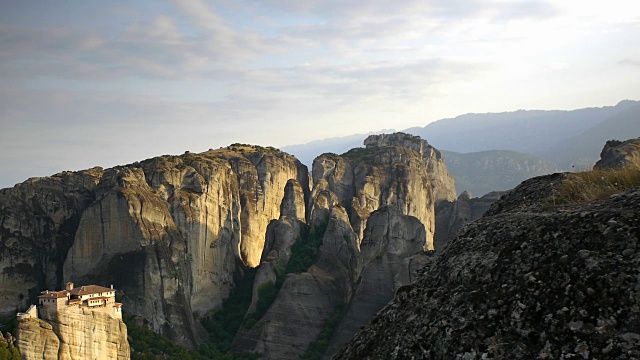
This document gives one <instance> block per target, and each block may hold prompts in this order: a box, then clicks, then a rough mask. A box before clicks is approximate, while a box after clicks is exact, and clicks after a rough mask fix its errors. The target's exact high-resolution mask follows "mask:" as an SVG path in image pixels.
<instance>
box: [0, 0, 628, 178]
mask: <svg viewBox="0 0 640 360" xmlns="http://www.w3.org/2000/svg"><path fill="white" fill-rule="evenodd" d="M638 39H640V5H638V4H637V0H609V1H606V2H602V1H592V0H551V1H536V0H523V1H511V0H491V1H483V0H403V1H395V0H394V1H391V0H369V1H364V0H358V1H353V0H351V1H350V0H340V1H337V0H324V1H315V0H307V1H293V0H265V1H244V0H233V1H232V0H227V1H219V0H214V1H205V0H175V1H157V0H154V1H146V0H137V1H121V0H110V1H86V0H80V1H75V0H65V1H51V0H47V1H35V0H33V1H30V0H0V188H4V187H10V186H13V185H14V184H15V183H18V182H22V181H24V180H26V179H27V178H28V177H33V176H47V175H51V174H54V173H57V172H60V171H64V170H80V169H85V168H90V167H93V166H96V165H99V166H102V167H105V168H106V167H111V166H115V165H122V164H127V163H132V162H134V161H137V160H142V159H146V158H150V157H153V156H158V155H162V154H182V153H184V152H185V151H191V152H201V151H206V150H208V149H209V148H219V147H222V146H227V145H229V144H231V143H235V142H240V143H251V144H258V145H263V146H267V145H270V146H276V147H278V146H283V145H289V144H299V143H306V142H309V141H312V140H316V139H322V138H328V137H337V136H344V135H349V134H355V133H367V132H370V131H376V130H379V129H398V130H400V129H405V128H408V127H412V126H425V125H427V124H428V123H429V122H431V121H434V120H438V119H441V118H447V117H454V116H456V115H460V114H464V113H471V112H473V113H484V112H501V111H513V110H518V109H549V110H550V109H567V110H569V109H577V108H583V107H594V106H609V105H615V104H616V103H617V102H618V101H620V100H623V99H638V97H639V96H638V95H639V94H640V46H638Z"/></svg>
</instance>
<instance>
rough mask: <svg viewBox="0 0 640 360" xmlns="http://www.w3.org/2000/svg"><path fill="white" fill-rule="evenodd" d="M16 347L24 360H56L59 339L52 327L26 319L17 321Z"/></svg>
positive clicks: (42, 322) (40, 321)
mask: <svg viewBox="0 0 640 360" xmlns="http://www.w3.org/2000/svg"><path fill="white" fill-rule="evenodd" d="M17 335H18V338H17V341H16V346H17V347H18V349H20V355H21V357H22V359H25V360H58V352H59V350H60V339H59V338H58V336H57V335H56V334H55V333H54V332H53V327H52V326H51V325H50V324H48V323H46V322H44V321H42V320H40V319H38V318H26V319H22V320H20V321H18V333H17Z"/></svg>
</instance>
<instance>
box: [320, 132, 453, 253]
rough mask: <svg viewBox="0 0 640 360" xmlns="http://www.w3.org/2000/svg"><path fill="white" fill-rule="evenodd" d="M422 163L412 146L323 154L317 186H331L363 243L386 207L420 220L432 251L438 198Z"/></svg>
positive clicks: (369, 148)
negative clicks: (372, 218) (367, 229)
mask: <svg viewBox="0 0 640 360" xmlns="http://www.w3.org/2000/svg"><path fill="white" fill-rule="evenodd" d="M423 159H424V158H421V156H420V154H419V153H418V152H416V151H415V150H413V149H411V148H408V147H402V146H374V145H372V144H371V143H370V146H369V147H367V148H365V149H363V148H355V149H352V150H350V151H348V152H346V153H344V154H342V155H340V156H339V155H335V154H323V155H320V156H319V157H317V158H316V159H315V160H314V161H313V172H312V173H313V179H314V186H318V185H317V184H318V183H319V181H321V180H324V181H326V187H327V189H329V190H331V191H332V192H333V193H335V194H336V196H337V199H338V201H339V202H340V204H342V205H343V206H344V207H345V208H346V209H347V211H348V212H349V217H350V223H351V226H352V227H353V230H354V231H355V233H356V234H357V235H358V238H359V239H360V240H362V237H363V232H364V229H365V227H366V223H367V219H368V218H369V216H370V214H371V213H372V212H373V211H375V210H377V209H378V208H380V207H382V206H385V205H386V206H391V207H395V208H396V209H398V210H399V211H400V212H401V213H403V214H405V215H411V216H415V217H417V218H418V219H419V220H420V222H422V223H423V224H424V225H425V227H426V229H427V243H426V245H425V249H427V250H431V249H433V232H434V204H435V197H434V193H433V184H432V182H431V179H430V176H429V174H428V171H427V166H426V165H425V163H424V162H423ZM323 184H324V183H323ZM322 186H325V185H322ZM454 194H455V192H454Z"/></svg>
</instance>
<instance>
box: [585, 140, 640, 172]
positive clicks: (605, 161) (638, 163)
mask: <svg viewBox="0 0 640 360" xmlns="http://www.w3.org/2000/svg"><path fill="white" fill-rule="evenodd" d="M620 167H633V168H636V169H640V138H637V139H629V140H627V141H617V140H610V141H607V143H606V144H605V146H604V148H603V149H602V152H601V153H600V160H598V162H597V163H596V165H595V166H594V168H596V169H610V168H620Z"/></svg>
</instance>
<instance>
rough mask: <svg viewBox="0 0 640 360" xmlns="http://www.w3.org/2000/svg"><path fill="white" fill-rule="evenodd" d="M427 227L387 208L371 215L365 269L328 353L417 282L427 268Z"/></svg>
mask: <svg viewBox="0 0 640 360" xmlns="http://www.w3.org/2000/svg"><path fill="white" fill-rule="evenodd" d="M425 241H426V233H425V228H424V225H423V224H422V223H421V222H420V221H419V220H418V219H416V218H415V217H412V216H406V215H402V214H401V213H400V212H399V211H398V210H396V209H395V208H390V207H384V208H382V209H380V210H377V211H375V212H374V213H372V214H371V217H370V218H369V221H368V222H367V228H366V230H365V233H364V238H363V240H362V243H361V244H360V259H361V260H360V261H361V262H362V270H361V271H360V273H359V274H357V277H356V278H355V279H354V280H355V281H356V283H355V285H354V288H355V289H354V291H353V295H352V296H351V299H350V301H349V304H348V306H347V308H346V311H345V314H344V318H343V319H342V321H341V322H340V325H339V326H338V328H337V329H336V331H335V333H334V334H333V336H332V337H331V341H330V342H329V346H328V348H327V351H326V354H327V355H331V354H333V353H335V352H336V351H337V350H338V349H340V347H341V346H342V345H343V344H344V343H346V342H347V341H348V340H349V339H350V338H351V337H353V335H354V334H355V333H356V332H357V331H358V329H359V328H360V327H361V326H364V325H366V324H367V323H368V322H369V320H371V318H373V316H374V315H375V314H376V313H377V312H378V311H379V310H380V309H382V308H383V307H384V306H385V305H386V304H387V303H388V302H389V301H391V299H393V295H394V294H395V291H396V290H397V289H398V288H400V287H401V286H403V285H407V284H410V283H411V282H413V281H414V280H415V272H416V271H417V270H418V269H419V268H421V267H422V265H424V263H425V262H426V260H427V255H425V254H424V253H423V251H422V248H423V247H424V243H425Z"/></svg>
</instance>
